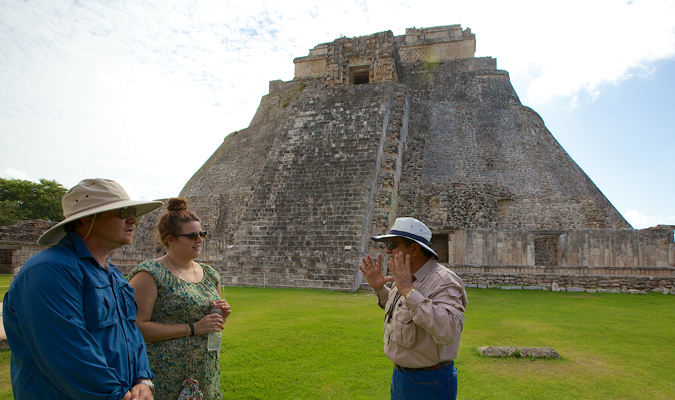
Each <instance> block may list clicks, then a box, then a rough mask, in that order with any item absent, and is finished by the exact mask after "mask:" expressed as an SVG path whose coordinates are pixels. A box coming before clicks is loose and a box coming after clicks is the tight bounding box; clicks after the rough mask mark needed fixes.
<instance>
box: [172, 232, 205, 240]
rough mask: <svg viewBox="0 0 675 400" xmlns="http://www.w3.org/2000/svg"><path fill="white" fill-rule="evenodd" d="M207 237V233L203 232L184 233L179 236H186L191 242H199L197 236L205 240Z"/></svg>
mask: <svg viewBox="0 0 675 400" xmlns="http://www.w3.org/2000/svg"><path fill="white" fill-rule="evenodd" d="M206 235H207V233H206V231H201V232H199V233H198V232H192V233H182V234H180V235H178V236H185V237H186V238H188V239H190V240H197V236H199V237H200V238H202V239H204V238H206Z"/></svg>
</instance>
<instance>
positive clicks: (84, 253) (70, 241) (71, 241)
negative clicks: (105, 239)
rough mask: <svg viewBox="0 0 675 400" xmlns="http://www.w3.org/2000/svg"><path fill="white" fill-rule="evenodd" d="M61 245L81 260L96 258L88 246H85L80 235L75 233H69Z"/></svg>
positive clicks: (61, 241) (60, 242)
mask: <svg viewBox="0 0 675 400" xmlns="http://www.w3.org/2000/svg"><path fill="white" fill-rule="evenodd" d="M59 245H63V246H66V247H68V248H69V249H71V250H72V251H73V253H75V255H76V256H78V257H79V258H94V257H93V256H92V255H91V252H90V251H89V249H88V248H87V245H86V244H84V240H82V238H81V237H80V235H78V234H77V233H75V232H68V233H67V234H66V236H64V237H63V239H61V240H60V241H59Z"/></svg>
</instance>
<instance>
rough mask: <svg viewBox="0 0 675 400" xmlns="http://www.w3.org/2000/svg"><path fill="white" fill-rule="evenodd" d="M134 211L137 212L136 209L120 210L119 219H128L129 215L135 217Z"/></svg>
mask: <svg viewBox="0 0 675 400" xmlns="http://www.w3.org/2000/svg"><path fill="white" fill-rule="evenodd" d="M136 211H137V209H136V207H124V208H120V211H119V217H120V218H122V219H127V218H129V216H130V215H133V216H134V217H135V216H136Z"/></svg>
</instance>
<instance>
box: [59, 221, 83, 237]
mask: <svg viewBox="0 0 675 400" xmlns="http://www.w3.org/2000/svg"><path fill="white" fill-rule="evenodd" d="M82 226H84V224H83V223H82V221H81V220H80V219H79V218H78V219H76V220H74V221H70V222H68V223H67V224H65V225H63V230H64V231H66V233H68V232H75V231H76V230H77V229H78V228H80V227H82Z"/></svg>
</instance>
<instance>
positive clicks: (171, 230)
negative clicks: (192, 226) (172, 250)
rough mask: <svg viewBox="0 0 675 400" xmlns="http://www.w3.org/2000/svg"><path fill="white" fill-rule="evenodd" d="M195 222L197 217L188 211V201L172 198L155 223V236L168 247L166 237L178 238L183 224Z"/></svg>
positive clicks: (197, 219)
mask: <svg viewBox="0 0 675 400" xmlns="http://www.w3.org/2000/svg"><path fill="white" fill-rule="evenodd" d="M192 221H197V222H200V220H199V217H198V216H197V214H195V213H194V212H192V211H190V210H188V201H187V199H184V198H182V197H172V198H170V199H169V200H168V201H167V203H166V212H165V213H164V214H162V216H160V217H159V221H158V222H157V234H158V235H159V241H160V242H161V243H162V244H163V245H164V246H165V247H169V244H168V243H167V241H166V237H167V236H173V237H178V235H180V234H181V226H182V225H183V224H185V223H188V222H192Z"/></svg>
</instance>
